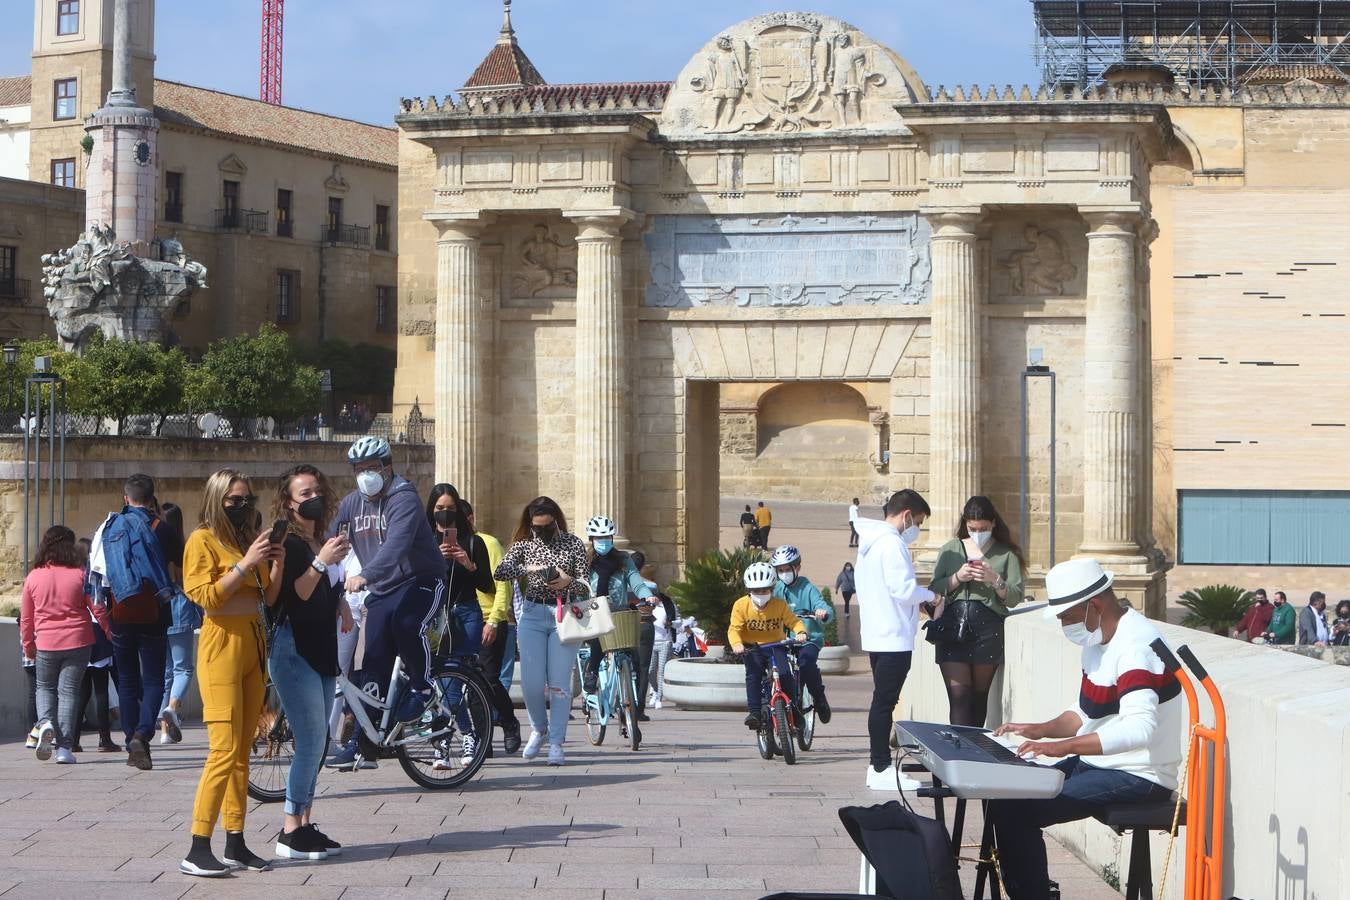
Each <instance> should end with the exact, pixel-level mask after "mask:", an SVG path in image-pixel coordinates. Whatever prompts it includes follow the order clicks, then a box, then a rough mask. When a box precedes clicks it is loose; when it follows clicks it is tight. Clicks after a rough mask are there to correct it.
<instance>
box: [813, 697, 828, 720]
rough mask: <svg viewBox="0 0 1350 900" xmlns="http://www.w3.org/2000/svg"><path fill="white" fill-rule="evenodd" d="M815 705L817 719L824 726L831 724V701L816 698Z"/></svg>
mask: <svg viewBox="0 0 1350 900" xmlns="http://www.w3.org/2000/svg"><path fill="white" fill-rule="evenodd" d="M815 705H816V717H817V718H819V719H820V721H821V723H822V724H824V725H828V724H830V701H828V700H826V699H825V698H824V697H816V698H815Z"/></svg>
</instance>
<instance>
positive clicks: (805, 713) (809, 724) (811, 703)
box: [797, 685, 816, 751]
mask: <svg viewBox="0 0 1350 900" xmlns="http://www.w3.org/2000/svg"><path fill="white" fill-rule="evenodd" d="M797 721H798V723H799V724H800V726H801V727H800V728H798V729H797V746H798V747H800V748H802V750H803V751H806V750H810V749H811V741H812V740H813V739H814V738H815V736H816V705H815V699H814V698H813V697H812V696H811V691H810V689H809V688H807V686H806V685H802V700H801V714H800V715H799V716H798V717H797Z"/></svg>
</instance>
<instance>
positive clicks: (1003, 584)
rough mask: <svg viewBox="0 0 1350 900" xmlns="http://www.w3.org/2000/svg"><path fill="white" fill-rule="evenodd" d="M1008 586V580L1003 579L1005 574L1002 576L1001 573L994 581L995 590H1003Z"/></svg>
mask: <svg viewBox="0 0 1350 900" xmlns="http://www.w3.org/2000/svg"><path fill="white" fill-rule="evenodd" d="M1007 586H1008V582H1006V581H1004V580H1003V576H1001V575H1000V576H999V578H998V580H997V581H995V582H994V590H996V591H1001V590H1003V589H1004V588H1006V587H1007Z"/></svg>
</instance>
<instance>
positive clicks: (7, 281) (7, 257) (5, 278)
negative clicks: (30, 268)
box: [0, 247, 19, 297]
mask: <svg viewBox="0 0 1350 900" xmlns="http://www.w3.org/2000/svg"><path fill="white" fill-rule="evenodd" d="M18 255H19V248H18V247H0V297H13V296H14V289H15V288H16V287H17V286H18V267H17V264H16V262H15V260H16V259H17V258H18Z"/></svg>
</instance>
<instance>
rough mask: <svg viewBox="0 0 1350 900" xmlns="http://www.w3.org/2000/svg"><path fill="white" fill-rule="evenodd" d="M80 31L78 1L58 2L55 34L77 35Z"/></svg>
mask: <svg viewBox="0 0 1350 900" xmlns="http://www.w3.org/2000/svg"><path fill="white" fill-rule="evenodd" d="M79 31H80V0H59V2H58V3H57V4H56V33H57V34H78V33H79Z"/></svg>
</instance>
